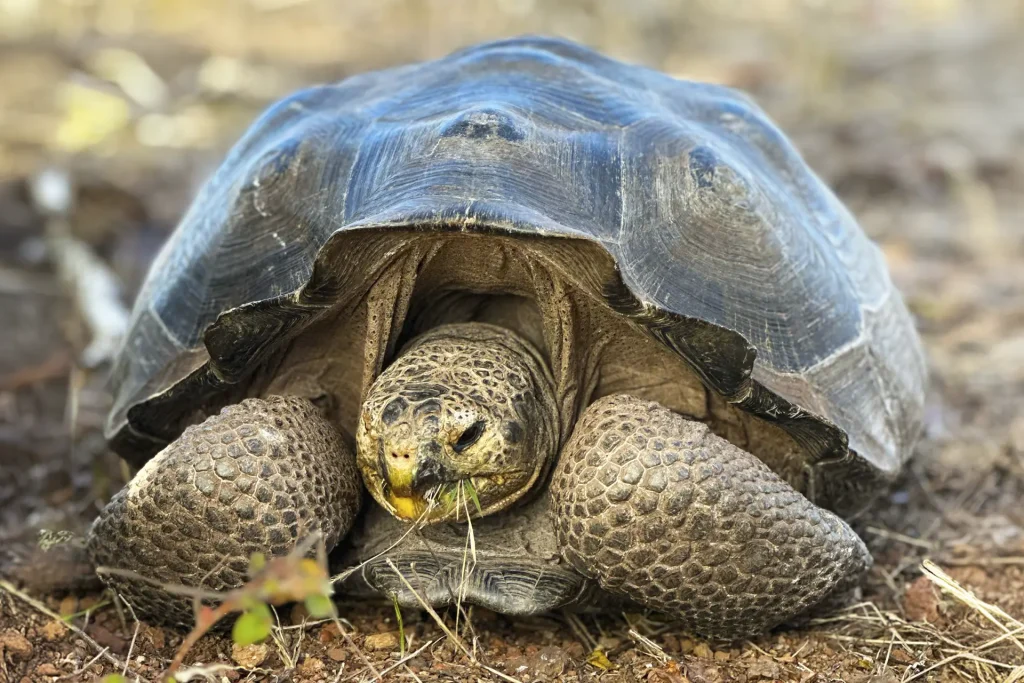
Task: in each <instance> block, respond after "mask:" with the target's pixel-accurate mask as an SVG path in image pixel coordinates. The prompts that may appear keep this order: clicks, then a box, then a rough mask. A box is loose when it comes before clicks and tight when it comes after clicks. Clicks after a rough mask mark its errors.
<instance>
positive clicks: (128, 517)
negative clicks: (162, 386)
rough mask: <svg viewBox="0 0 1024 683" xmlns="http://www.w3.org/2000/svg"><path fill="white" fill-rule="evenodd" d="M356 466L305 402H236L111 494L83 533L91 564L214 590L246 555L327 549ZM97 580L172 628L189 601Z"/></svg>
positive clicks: (240, 568) (338, 529) (342, 518)
mask: <svg viewBox="0 0 1024 683" xmlns="http://www.w3.org/2000/svg"><path fill="white" fill-rule="evenodd" d="M361 491H362V486H361V481H360V478H359V473H358V471H357V470H356V465H355V456H354V455H353V453H352V451H351V449H349V448H348V447H347V446H346V445H345V444H344V442H343V441H342V439H341V437H340V435H339V434H338V432H337V431H336V430H335V429H334V427H333V426H332V425H331V424H330V423H329V422H328V421H327V420H326V419H324V417H323V416H322V415H321V414H320V411H319V410H318V408H317V407H316V406H315V405H313V404H312V403H311V402H309V401H307V400H305V399H300V398H291V397H279V396H273V397H269V398H267V399H247V400H245V401H242V402H241V403H240V404H238V405H233V406H229V407H227V408H225V409H224V410H223V411H221V413H220V414H218V415H214V416H211V417H210V418H208V419H207V420H206V421H205V422H203V423H202V424H199V425H196V426H193V427H189V428H188V429H186V430H185V432H184V433H183V434H182V435H181V436H180V437H179V438H178V439H177V440H176V441H174V442H173V443H171V444H170V445H169V446H167V448H165V449H164V450H163V451H161V452H160V453H159V454H157V455H156V456H154V458H153V459H152V460H150V461H149V462H148V463H146V465H145V466H144V467H143V468H142V469H141V470H139V473H138V474H137V475H136V476H135V477H134V478H133V479H132V480H131V481H130V482H128V484H127V486H125V487H124V489H122V490H121V491H120V492H118V493H117V495H115V496H114V497H113V499H112V500H111V501H110V503H109V504H108V505H107V506H106V508H104V510H103V512H101V513H100V516H99V517H98V518H97V519H96V521H95V522H94V523H93V526H92V529H91V530H90V532H89V540H88V548H89V554H90V555H91V557H92V559H93V561H94V562H95V563H96V565H97V566H102V567H112V568H117V569H125V570H130V571H132V572H134V573H137V574H139V575H141V576H143V577H146V578H147V579H150V580H151V581H156V582H159V583H162V584H168V585H174V586H188V587H192V588H203V589H205V590H211V591H225V590H231V589H233V588H238V587H239V586H241V585H243V584H244V583H245V581H246V579H247V570H248V566H249V558H250V556H251V555H252V554H253V553H263V554H264V555H265V556H266V557H268V558H270V557H277V556H282V555H287V554H288V553H289V552H290V551H291V550H292V549H293V548H295V546H296V545H297V544H298V543H300V542H302V541H303V540H304V539H306V538H307V537H308V536H309V535H310V534H311V533H312V532H314V531H320V532H322V534H323V537H324V541H325V543H326V545H327V548H328V550H330V549H331V548H332V547H333V546H334V545H335V544H336V543H337V542H338V540H339V539H340V538H341V537H342V536H344V535H345V534H347V533H348V531H349V529H350V528H351V526H352V523H353V521H354V519H355V515H356V512H357V511H358V510H359V504H360V497H361ZM101 578H102V579H103V580H104V581H105V582H106V583H107V584H108V585H109V586H110V587H111V588H113V589H114V590H116V591H117V592H118V593H119V594H120V595H121V596H122V597H124V598H125V599H126V600H127V601H128V602H129V603H131V605H132V607H133V608H134V609H135V611H136V613H137V614H138V616H139V617H140V618H145V619H147V620H151V621H156V622H161V623H165V624H171V625H176V626H182V627H191V626H192V624H193V621H194V618H193V617H194V615H193V601H192V600H191V599H190V598H185V597H181V596H179V595H174V594H172V593H169V592H168V591H166V590H163V589H161V588H160V587H159V586H158V585H156V584H154V583H150V582H146V581H140V580H138V579H133V578H129V577H125V576H123V575H119V574H109V573H103V574H102V575H101Z"/></svg>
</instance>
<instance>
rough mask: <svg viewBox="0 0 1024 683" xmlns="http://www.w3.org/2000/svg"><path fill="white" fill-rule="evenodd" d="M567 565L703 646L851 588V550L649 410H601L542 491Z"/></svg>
mask: <svg viewBox="0 0 1024 683" xmlns="http://www.w3.org/2000/svg"><path fill="white" fill-rule="evenodd" d="M552 497H553V500H554V505H555V515H556V520H557V521H556V529H557V531H558V538H559V542H560V545H561V546H562V554H563V556H564V557H565V559H566V560H567V561H568V562H569V563H570V564H571V565H572V566H573V567H575V568H576V569H577V570H578V571H579V572H581V573H583V574H584V575H585V576H588V577H590V578H594V579H596V580H597V581H598V583H599V585H600V586H601V587H602V588H604V589H605V590H608V591H610V592H613V593H619V594H621V595H624V596H626V597H628V598H630V599H632V600H634V601H636V602H639V603H642V604H645V605H647V606H648V607H650V608H652V609H656V610H658V611H661V612H666V613H669V614H671V615H673V616H676V617H678V618H680V619H682V620H683V621H684V622H685V623H686V624H687V626H688V627H689V628H692V629H693V630H694V631H695V632H697V633H699V634H701V635H705V636H711V637H722V638H737V637H743V636H749V635H753V634H756V633H759V632H762V631H765V630H767V629H770V628H772V627H773V626H776V625H778V624H780V623H782V622H784V621H786V620H787V619H790V618H792V617H795V616H797V615H799V614H801V613H803V612H806V611H807V610H808V609H809V608H811V607H813V606H815V605H816V604H818V603H820V602H821V601H822V600H824V599H826V598H828V597H830V595H831V594H833V593H834V592H838V591H841V590H844V589H846V588H848V587H849V586H850V585H851V583H852V582H853V581H855V580H856V579H857V578H858V577H859V576H860V575H861V574H862V573H863V572H864V571H865V570H866V569H867V568H868V567H869V566H870V564H871V556H870V555H869V554H868V552H867V548H866V547H865V546H864V544H863V542H862V541H861V540H860V538H859V537H858V536H857V535H856V534H855V533H854V532H853V530H852V529H850V527H849V526H848V525H847V524H846V523H845V522H844V521H843V520H841V519H839V518H838V517H836V516H835V515H834V514H832V513H831V512H828V511H826V510H824V509H822V508H819V507H818V506H816V505H814V504H813V503H812V502H810V501H809V500H808V499H807V498H805V497H804V496H803V495H801V494H800V493H799V492H797V491H796V490H795V489H793V488H792V487H791V486H790V485H789V484H787V483H786V482H785V481H783V480H782V479H780V478H779V477H778V476H776V475H775V474H774V473H773V472H772V471H771V470H770V469H768V467H767V466H765V465H764V463H762V462H761V461H760V460H759V459H758V458H756V457H755V456H753V455H751V454H749V453H747V452H746V451H744V450H742V449H740V448H738V447H736V446H734V445H733V444H731V443H729V442H728V441H726V440H725V439H722V438H720V437H718V436H716V435H715V434H712V433H711V432H710V431H709V430H708V428H707V426H706V425H704V424H703V423H700V422H694V421H691V420H687V419H685V418H683V417H681V416H680V415H678V414H676V413H673V412H672V411H670V410H668V409H667V408H665V407H663V406H661V405H660V404H658V403H654V402H650V401H643V400H640V399H638V398H634V397H632V396H626V395H619V396H611V397H607V398H603V399H601V400H599V401H597V402H595V403H594V404H593V405H591V406H590V407H589V408H588V409H587V410H586V412H585V413H584V414H583V416H582V417H581V418H580V420H579V422H578V423H577V426H576V430H575V432H574V433H573V435H572V438H571V439H570V440H569V442H568V443H567V444H566V446H565V449H564V450H563V453H562V456H561V459H560V462H559V464H558V467H557V469H556V471H555V473H554V478H553V481H552Z"/></svg>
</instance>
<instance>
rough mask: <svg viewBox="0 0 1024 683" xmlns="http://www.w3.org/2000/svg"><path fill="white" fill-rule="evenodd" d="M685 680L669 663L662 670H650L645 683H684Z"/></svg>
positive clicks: (672, 664)
mask: <svg viewBox="0 0 1024 683" xmlns="http://www.w3.org/2000/svg"><path fill="white" fill-rule="evenodd" d="M685 682H686V678H685V677H684V676H683V675H682V674H681V673H679V670H678V669H677V668H676V667H675V666H674V663H670V665H669V666H667V667H665V668H664V669H652V670H651V672H650V673H649V674H647V683H685Z"/></svg>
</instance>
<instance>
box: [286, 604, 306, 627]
mask: <svg viewBox="0 0 1024 683" xmlns="http://www.w3.org/2000/svg"><path fill="white" fill-rule="evenodd" d="M288 621H290V622H291V624H292V626H301V625H302V623H303V622H305V621H311V618H310V616H309V610H308V609H306V606H305V605H303V604H302V603H301V602H299V603H296V604H294V605H292V609H291V611H290V612H288Z"/></svg>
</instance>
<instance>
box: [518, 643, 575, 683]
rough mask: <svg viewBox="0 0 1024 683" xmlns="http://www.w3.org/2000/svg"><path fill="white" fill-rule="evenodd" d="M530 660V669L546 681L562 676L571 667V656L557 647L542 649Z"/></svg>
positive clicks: (531, 656) (532, 655)
mask: <svg viewBox="0 0 1024 683" xmlns="http://www.w3.org/2000/svg"><path fill="white" fill-rule="evenodd" d="M528 659H529V665H530V669H531V670H532V671H533V672H534V673H535V674H537V675H538V676H540V677H541V678H545V679H551V678H557V677H558V676H561V675H562V674H563V673H564V672H565V670H566V668H567V667H568V665H569V655H567V654H566V653H565V650H563V649H562V648H560V647H558V646H556V645H548V646H546V647H542V648H541V649H540V650H538V651H537V652H536V653H534V654H531V655H530V656H529V658H528Z"/></svg>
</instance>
